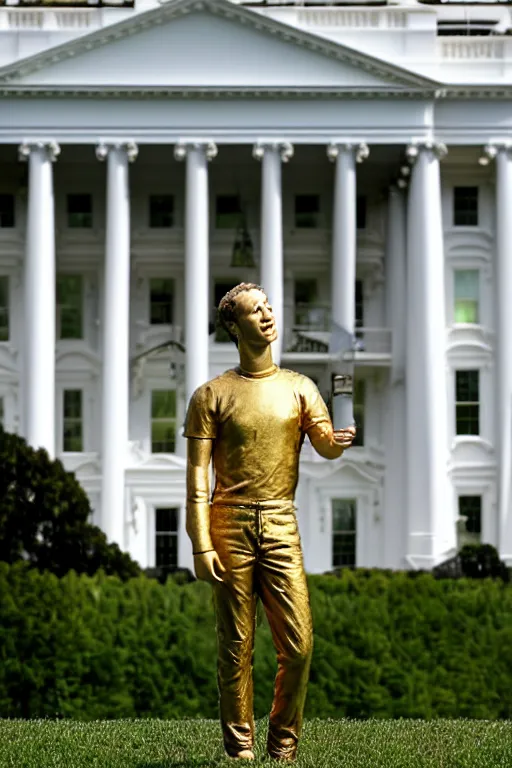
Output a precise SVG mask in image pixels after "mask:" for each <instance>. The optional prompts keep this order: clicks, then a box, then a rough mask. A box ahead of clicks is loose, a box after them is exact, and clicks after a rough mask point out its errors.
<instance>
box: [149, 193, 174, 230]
mask: <svg viewBox="0 0 512 768" xmlns="http://www.w3.org/2000/svg"><path fill="white" fill-rule="evenodd" d="M149 226H150V227H151V228H152V229H169V228H170V227H174V195H150V196H149Z"/></svg>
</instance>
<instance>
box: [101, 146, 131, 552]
mask: <svg viewBox="0 0 512 768" xmlns="http://www.w3.org/2000/svg"><path fill="white" fill-rule="evenodd" d="M137 153H138V149H137V146H136V145H135V144H133V143H132V142H127V143H124V144H100V145H99V146H98V147H97V150H96V155H97V157H98V159H99V160H106V161H107V223H106V240H105V274H104V305H103V329H102V354H103V361H102V363H103V364H102V371H103V377H102V420H101V462H102V481H101V527H102V529H103V531H104V532H105V534H106V536H107V538H108V540H109V541H112V542H115V543H117V544H118V545H119V547H120V548H121V549H125V547H126V541H125V487H124V474H125V462H126V452H127V448H128V407H129V406H128V402H129V330H130V190H129V180H128V163H129V162H133V161H134V160H135V159H136V157H137Z"/></svg>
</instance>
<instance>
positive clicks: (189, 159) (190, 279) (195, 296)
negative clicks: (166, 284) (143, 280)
mask: <svg viewBox="0 0 512 768" xmlns="http://www.w3.org/2000/svg"><path fill="white" fill-rule="evenodd" d="M216 155H217V147H216V145H215V144H214V143H213V142H208V143H204V144H197V143H187V142H180V143H178V144H177V145H176V147H175V149H174V156H175V157H176V159H177V160H184V159H186V164H187V165H186V182H185V348H186V352H185V360H186V363H185V365H186V370H185V396H186V402H187V404H188V402H189V400H190V398H191V397H192V395H193V393H194V391H195V390H196V389H197V387H199V386H200V385H201V384H204V382H205V381H207V380H208V377H209V361H208V315H209V312H208V310H209V306H210V302H209V258H208V240H209V237H208V235H209V227H208V161H209V160H212V159H213V158H214V157H215V156H216Z"/></svg>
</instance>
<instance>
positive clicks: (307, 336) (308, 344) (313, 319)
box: [284, 303, 391, 355]
mask: <svg viewBox="0 0 512 768" xmlns="http://www.w3.org/2000/svg"><path fill="white" fill-rule="evenodd" d="M287 309H288V311H289V310H290V307H289V306H288V308H287ZM293 315H294V317H293V323H292V327H291V328H288V329H287V330H286V332H285V343H284V346H285V351H286V352H320V353H327V352H328V351H329V341H330V337H331V309H330V305H328V304H302V303H297V304H295V305H294V307H293ZM355 336H356V343H355V352H356V353H369V354H379V355H380V354H390V353H391V331H390V330H389V329H388V328H367V327H365V326H361V327H358V326H357V325H356V329H355Z"/></svg>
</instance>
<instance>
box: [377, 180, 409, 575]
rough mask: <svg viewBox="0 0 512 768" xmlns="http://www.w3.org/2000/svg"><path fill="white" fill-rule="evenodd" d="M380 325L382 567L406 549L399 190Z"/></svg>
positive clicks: (390, 224) (392, 193) (390, 221)
mask: <svg viewBox="0 0 512 768" xmlns="http://www.w3.org/2000/svg"><path fill="white" fill-rule="evenodd" d="M385 268H386V327H387V328H389V329H390V330H391V334H392V336H391V338H392V352H391V371H390V380H389V387H388V392H387V407H386V410H385V413H384V419H385V422H384V423H385V436H386V437H385V450H386V479H385V510H386V512H385V516H384V521H383V522H384V553H383V554H384V558H383V563H382V565H384V566H385V567H387V568H403V565H404V563H403V556H404V552H406V551H407V525H406V520H407V518H406V512H405V510H406V473H405V471H404V467H405V465H406V457H407V453H406V450H405V440H406V422H405V414H406V404H405V324H406V296H407V285H406V224H405V194H404V191H403V190H401V189H399V188H398V187H396V186H392V187H391V188H390V190H389V197H388V217H387V242H386V264H385Z"/></svg>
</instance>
